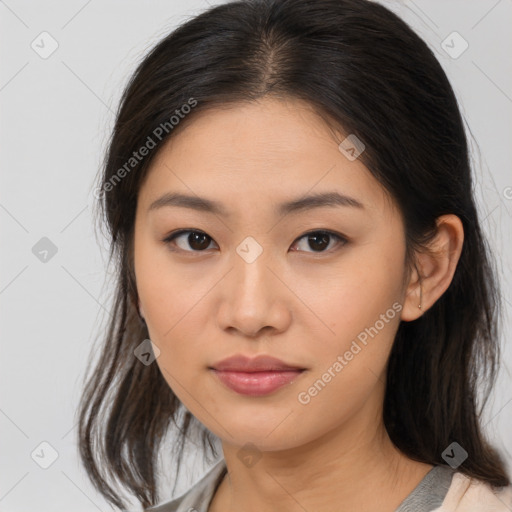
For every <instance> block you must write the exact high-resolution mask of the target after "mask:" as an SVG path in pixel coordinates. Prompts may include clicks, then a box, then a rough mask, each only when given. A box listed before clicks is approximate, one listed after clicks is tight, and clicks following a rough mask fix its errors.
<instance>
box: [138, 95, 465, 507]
mask: <svg viewBox="0 0 512 512" xmlns="http://www.w3.org/2000/svg"><path fill="white" fill-rule="evenodd" d="M343 138H344V135H342V134H337V136H336V137H335V136H333V132H332V131H330V130H329V129H328V128H327V126H326V125H325V123H324V122H323V121H322V119H321V118H320V117H318V116H317V115H316V114H315V113H314V112H313V111H312V109H311V108H310V107H309V106H308V104H306V103H303V102H300V101H297V100H286V101H284V100H282V99H281V100H278V99H275V98H270V97H266V98H265V99H263V100H261V101H258V102H252V103H244V104H237V105H235V106H231V107H230V108H223V109H216V110H210V111H208V112H207V113H201V114H199V115H198V116H197V117H195V119H194V120H193V122H191V123H190V124H188V125H187V126H186V127H185V128H184V129H183V130H182V131H180V132H178V133H177V134H176V135H175V136H174V137H173V138H172V139H170V140H169V141H168V142H167V143H166V145H165V146H164V147H163V148H162V149H161V150H160V151H159V153H158V154H157V155H156V158H155V160H154V161H153V163H152V166H151V168H150V170H149V174H148V175H147V177H146V180H145V181H144V183H143V185H142V187H141V189H140V192H139V197H138V204H137V212H136V222H135V234H134V236H135V240H134V265H135V275H136V280H137V290H138V294H139V307H140V312H141V314H142V315H143V316H144V318H145V320H146V323H147V326H148V330H149V334H150V337H151V340H152V341H153V343H154V344H155V345H156V346H157V347H158V348H159V350H160V351H161V352H160V355H159V357H158V358H157V359H156V363H157V364H158V365H159V368H160V370H161V371H162V375H163V376H164V378H165V379H166V381H167V382H168V384H169V386H170V387H171V389H172V390H173V392H174V393H175V394H176V395H177V396H178V398H179V399H180V400H181V401H182V403H183V404H184V405H185V406H186V407H187V409H188V410H189V411H190V412H191V413H192V414H193V415H194V416H195V417H196V418H197V419H198V420H199V421H200V422H201V423H203V424H204V425H205V426H206V427H207V428H208V429H209V430H210V431H212V432H213V433H214V434H215V435H217V436H218V437H219V438H220V440H221V442H222V447H223V452H224V458H225V460H226V464H227V467H228V475H227V476H226V477H225V478H224V480H223V481H222V483H221V485H220V486H219V488H218V490H217V492H216V494H215V496H214V498H213V500H212V502H211V504H210V508H209V510H210V512H220V511H223V512H226V511H234V510H243V511H244V512H252V511H258V512H262V511H270V510H282V511H290V512H291V511H301V512H302V511H303V510H310V511H313V510H322V511H324V512H330V511H333V512H334V511H338V510H339V506H340V505H339V504H340V503H343V507H344V510H361V511H366V510H368V511H370V510H372V511H373V510H380V511H381V512H386V511H390V512H391V511H394V510H395V509H396V508H397V507H398V505H399V504H400V503H401V502H402V501H403V500H404V499H405V498H406V497H407V496H408V494H410V492H411V491H412V490H413V489H414V487H416V485H417V484H418V483H419V482H420V481H421V479H422V478H423V477H424V476H425V475H426V473H427V472H428V471H429V470H430V469H432V467H433V466H431V465H429V464H423V463H420V462H416V461H413V460H410V459H409V458H407V457H405V456H404V455H403V454H401V453H400V452H399V451H398V450H397V449H396V448H395V447H394V445H393V444H392V442H391V441H390V439H389V437H388V435H387V432H386V430H385V428H384V424H383V421H382V405H383V399H384V391H385V386H384V383H385V372H386V364H387V359H388V356H389V353H390V350H391V347H392V344H393V340H394V337H395V334H396V331H397V329H398V325H399V323H400V321H401V320H403V321H411V320H414V319H416V318H418V317H419V316H420V315H421V314H423V312H424V311H426V310H427V309H428V308H429V307H430V306H431V305H432V304H433V303H434V302H435V301H436V300H437V299H438V298H439V297H440V296H441V295H442V294H443V292H444V291H445V290H446V289H447V288H448V286H449V284H450V282H451V280H452V277H453V273H454V271H455V267H456V265H457V261H458V259H459V256H460V252H461V249H462V243H463V228H462V224H461V222H460V219H459V218H458V217H456V216H454V215H445V216H443V217H440V218H439V219H438V234H437V237H436V238H435V240H434V241H433V242H432V244H431V247H430V251H428V252H422V253H418V254H417V260H416V268H417V269H418V271H419V273H420V274H421V275H422V281H421V305H422V309H420V308H418V305H419V304H420V281H419V278H420V275H419V274H418V272H417V271H416V269H411V271H410V272H408V270H409V269H408V267H406V265H405V234H404V224H403V220H402V217H401V214H400V212H399V211H398V209H397V208H396V207H395V205H394V203H393V201H392V200H391V198H390V197H389V196H388V195H387V194H386V192H385V190H384V189H383V188H382V187H381V185H380V184H379V183H378V182H377V181H376V180H375V179H374V178H373V176H372V175H371V174H370V172H369V171H368V170H367V169H366V167H365V166H364V165H363V164H362V163H361V161H360V160H359V159H356V160H354V161H350V160H349V159H348V158H346V156H345V155H344V154H343V153H342V152H341V151H340V150H339V149H338V144H339V142H340V141H341V140H343ZM171 191H172V192H182V193H185V194H190V195H194V196H201V197H206V198H208V199H213V200H217V201H219V202H221V203H222V204H223V205H224V206H225V208H226V209H227V210H228V212H230V214H231V215H230V216H229V217H224V216H221V215H216V214H212V213H207V212H200V211H194V210H192V209H187V208H183V207H175V206H169V207H163V208H160V209H155V210H151V211H148V207H149V205H150V204H151V203H152V202H153V201H155V200H156V199H158V198H159V197H160V196H162V195H163V194H164V193H165V192H171ZM324 191H337V192H339V193H341V194H345V195H348V196H350V197H353V198H356V199H357V200H358V201H360V202H361V203H363V205H364V209H359V208H355V207H349V206H341V207H340V206H337V207H332V206H329V207H320V208H315V209H311V210H309V211H302V212H299V213H293V214H288V215H284V216H283V215H276V214H275V212H274V208H275V207H276V205H278V204H279V203H281V202H284V201H287V200H291V199H295V198H299V197H302V196H304V195H306V194H310V193H315V192H324ZM180 228H181V229H191V230H199V231H201V232H204V233H206V234H207V235H208V237H210V238H206V241H205V242H204V244H203V246H202V247H205V249H202V252H201V244H200V243H196V244H195V245H194V243H193V242H192V243H193V245H192V246H191V245H190V244H189V243H188V233H187V234H185V235H184V236H181V237H180V238H178V239H175V240H174V242H170V243H167V244H166V243H165V242H163V241H162V240H163V239H164V238H165V237H166V236H168V235H169V234H170V233H171V232H172V231H174V230H177V229H180ZM315 229H317V230H319V229H323V230H329V231H333V232H335V233H339V234H340V235H341V236H344V237H345V238H346V239H347V240H348V242H347V243H343V242H341V241H338V240H337V239H336V238H335V237H333V238H329V239H327V242H326V246H325V248H323V249H322V248H320V249H318V246H315V244H314V241H313V243H308V237H307V236H304V233H306V232H309V231H311V230H315ZM248 236H250V237H253V238H254V239H255V240H256V241H257V243H258V244H259V246H260V247H261V248H262V250H263V252H262V253H261V254H260V255H259V256H258V257H257V258H256V259H255V261H253V262H252V263H248V262H247V261H246V260H244V259H243V258H242V257H241V256H240V255H239V254H238V253H237V251H236V249H237V247H238V246H239V245H240V243H241V242H242V241H243V240H244V239H245V238H246V237H248ZM327 244H328V246H327ZM198 247H199V250H198ZM173 248H174V249H175V250H174V251H173V250H172V249H173ZM315 248H317V250H315ZM394 303H398V304H400V305H401V310H400V311H399V312H398V313H397V314H396V315H395V316H394V318H392V319H389V318H388V321H387V322H383V323H384V327H383V328H381V329H380V330H379V331H378V334H377V335H375V336H374V337H373V338H369V340H368V343H367V345H365V346H363V345H361V344H360V345H361V346H362V349H361V350H360V352H358V353H357V355H355V356H354V357H353V359H352V360H350V361H348V362H347V363H348V364H346V366H344V368H343V370H342V371H341V372H338V373H337V374H336V376H335V377H334V378H332V379H331V381H330V382H329V383H328V384H327V385H326V386H325V387H324V388H323V389H322V390H321V392H319V393H318V394H317V395H316V396H314V397H312V398H311V400H310V401H309V403H307V404H303V403H300V402H299V400H298V395H299V393H301V392H304V391H307V390H308V388H310V386H312V384H313V383H314V382H315V381H316V380H317V379H319V378H321V377H322V375H323V374H324V373H325V372H326V370H327V369H328V368H329V367H332V366H333V363H334V362H335V361H336V360H337V357H338V355H343V354H344V353H345V352H346V351H347V350H349V348H350V346H351V343H352V341H353V340H355V339H356V337H357V335H358V334H359V333H361V332H362V331H364V329H365V328H368V327H370V326H374V325H375V324H376V321H377V320H378V319H379V318H381V316H380V315H382V314H385V313H386V311H387V310H389V309H390V308H391V307H392V305H393V304H394ZM411 343H414V340H411ZM233 354H245V355H248V356H256V355H258V354H267V355H271V356H274V357H277V358H279V359H281V360H283V361H285V362H286V363H288V364H293V365H298V366H300V367H303V368H306V369H307V370H306V371H305V372H303V373H302V374H301V375H300V376H299V377H298V378H297V379H296V380H295V381H293V382H292V383H290V384H288V385H286V386H284V387H283V388H280V389H278V390H277V391H274V392H272V393H271V394H269V395H266V396H262V397H253V396H246V395H240V394H238V393H235V392H234V391H232V390H230V389H229V388H227V387H225V386H224V385H223V384H222V383H221V382H220V381H219V380H218V379H217V377H216V376H215V375H214V374H213V373H212V372H211V371H210V370H208V367H210V366H212V365H214V364H215V363H216V362H218V361H220V360H222V359H224V358H226V357H228V356H231V355H233ZM246 443H252V444H253V445H255V446H256V447H257V449H258V455H259V459H258V460H257V462H256V463H255V464H254V465H246V464H244V463H243V462H242V460H241V458H240V457H239V455H241V454H242V455H243V454H244V453H246V452H244V446H245V445H246ZM369 482H371V492H368V491H369V488H370V487H369Z"/></svg>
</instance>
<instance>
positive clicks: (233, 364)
mask: <svg viewBox="0 0 512 512" xmlns="http://www.w3.org/2000/svg"><path fill="white" fill-rule="evenodd" d="M212 368H213V369H214V370H219V371H232V372H236V371H239V372H264V371H286V370H304V369H305V368H301V367H300V366H295V365H291V364H287V363H285V362H283V361H281V360H280V359H276V358H275V357H271V356H265V355H260V356H256V357H254V358H250V357H246V356H244V355H235V356H231V357H228V358H227V359H223V360H222V361H219V362H218V363H215V364H214V365H213V366H212Z"/></svg>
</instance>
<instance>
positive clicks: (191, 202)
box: [148, 192, 364, 217]
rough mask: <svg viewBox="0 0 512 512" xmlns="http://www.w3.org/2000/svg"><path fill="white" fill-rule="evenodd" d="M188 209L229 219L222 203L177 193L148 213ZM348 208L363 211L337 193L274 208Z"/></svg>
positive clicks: (159, 201) (280, 212)
mask: <svg viewBox="0 0 512 512" xmlns="http://www.w3.org/2000/svg"><path fill="white" fill-rule="evenodd" d="M173 206H174V207H181V208H190V209H192V210H197V211H200V212H206V213H213V214H215V215H221V216H224V217H230V216H231V215H230V213H229V212H228V211H227V210H226V209H225V207H224V206H223V205H222V203H219V202H217V201H214V200H212V199H207V198H205V197H199V196H189V195H186V194H181V193H177V192H169V193H167V194H164V195H163V196H161V197H160V198H158V199H156V200H155V201H153V202H152V203H151V205H150V206H149V208H148V212H150V211H153V210H158V209H160V208H164V207H173ZM340 206H345V207H346V206H349V207H353V208H358V209H361V210H363V209H364V205H363V203H361V202H360V201H358V200H357V199H355V198H353V197H349V196H346V195H343V194H340V193H338V192H323V193H317V194H311V195H308V196H305V197H301V198H299V199H293V200H292V201H287V202H285V203H281V204H279V205H278V207H277V208H276V214H277V215H288V214H291V213H299V212H303V211H308V210H312V209H314V208H324V207H340Z"/></svg>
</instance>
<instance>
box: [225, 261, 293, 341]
mask: <svg viewBox="0 0 512 512" xmlns="http://www.w3.org/2000/svg"><path fill="white" fill-rule="evenodd" d="M281 273H282V272H281ZM279 274H280V271H279V269H278V268H276V265H275V264H274V265H273V264H272V261H271V259H270V258H269V257H267V255H266V252H265V251H263V252H262V253H261V254H260V255H259V256H258V257H257V258H256V259H254V260H253V261H251V260H245V259H244V258H243V257H241V256H239V254H235V255H234V257H233V267H232V269H231V271H230V272H229V273H228V274H227V275H226V277H225V278H224V279H223V283H222V286H221V288H220V289H221V301H220V305H219V310H218V324H219V326H220V327H221V328H222V329H223V330H231V331H236V332H238V333H239V334H240V335H242V336H245V337H248V338H259V337H261V336H266V335H270V334H272V333H275V332H282V331H284V330H285V329H286V328H287V327H288V325H289V323H290V320H291V311H290V300H291V297H292V296H293V294H292V293H291V292H290V290H289V289H288V288H287V286H286V285H285V284H284V283H283V277H281V276H279Z"/></svg>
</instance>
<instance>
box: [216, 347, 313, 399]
mask: <svg viewBox="0 0 512 512" xmlns="http://www.w3.org/2000/svg"><path fill="white" fill-rule="evenodd" d="M208 369H209V370H210V371H211V372H213V373H214V375H215V376H216V377H217V378H218V379H219V381H220V382H221V383H222V384H224V385H225V386H226V387H228V388H229V389H231V390H232V391H235V392H236V393H239V394H242V395H250V396H262V395H267V394H269V393H272V392H273V391H276V390H278V389H280V388H282V387H283V386H285V385H287V384H291V383H292V382H293V381H295V380H296V379H297V378H298V377H299V376H300V375H301V374H302V373H304V372H305V371H306V370H307V369H306V368H303V367H300V366H299V365H293V364H288V363H285V362H283V361H281V360H279V359H276V358H274V357H270V356H264V355H260V356H257V357H255V358H252V359H251V358H249V357H247V356H244V355H236V356H232V357H229V358H227V359H224V360H222V361H220V362H219V363H216V364H215V365H213V366H211V367H208Z"/></svg>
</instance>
